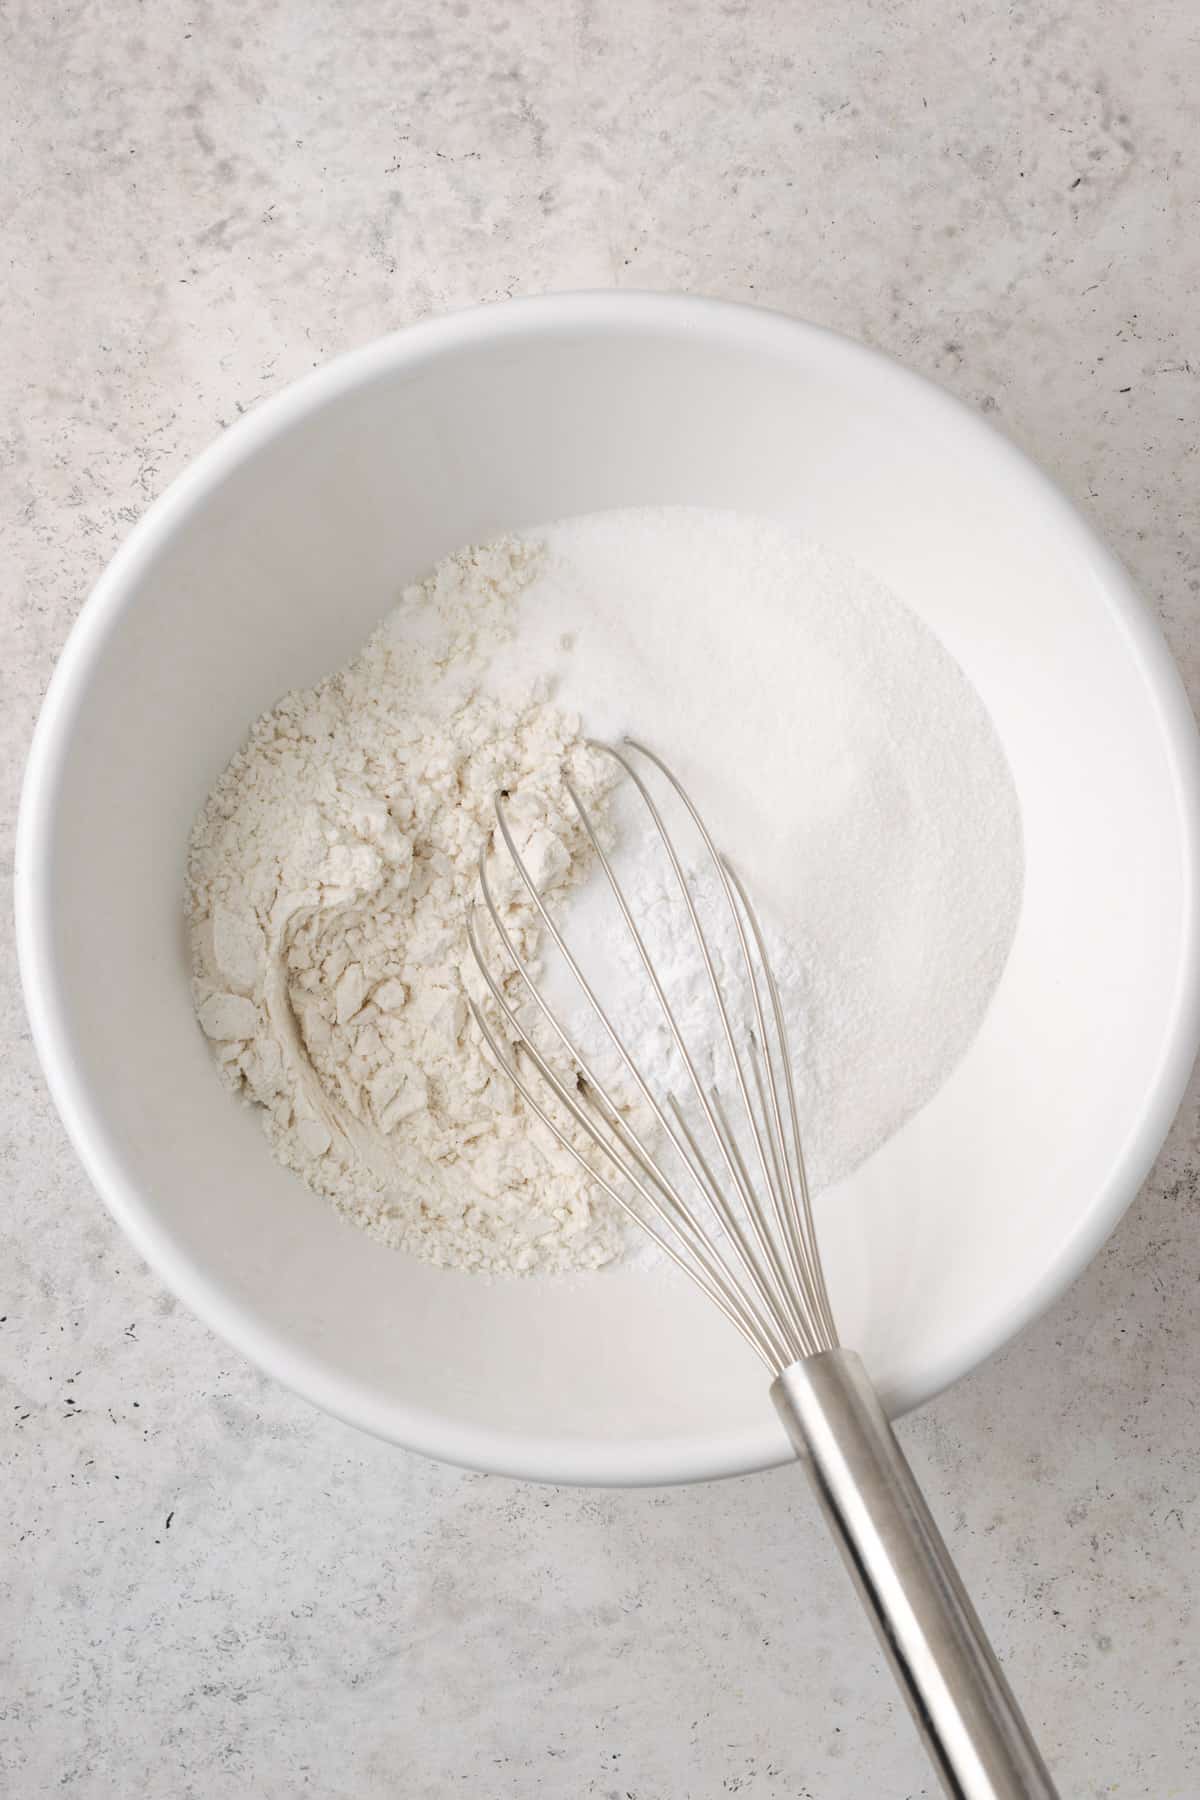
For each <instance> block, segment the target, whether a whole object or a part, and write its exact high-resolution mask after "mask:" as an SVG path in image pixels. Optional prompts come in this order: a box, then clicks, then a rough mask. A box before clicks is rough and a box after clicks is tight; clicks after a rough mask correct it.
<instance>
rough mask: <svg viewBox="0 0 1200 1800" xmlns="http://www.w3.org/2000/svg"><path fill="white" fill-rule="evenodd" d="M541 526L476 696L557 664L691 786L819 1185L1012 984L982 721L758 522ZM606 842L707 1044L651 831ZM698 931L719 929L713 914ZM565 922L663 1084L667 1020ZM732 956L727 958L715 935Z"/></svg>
mask: <svg viewBox="0 0 1200 1800" xmlns="http://www.w3.org/2000/svg"><path fill="white" fill-rule="evenodd" d="M538 535H539V537H540V538H541V539H542V540H543V541H544V542H545V544H546V549H547V554H546V558H545V561H544V563H543V565H542V568H541V570H540V572H539V576H538V578H537V580H536V581H534V582H533V583H532V584H531V585H530V587H529V589H528V590H527V592H526V593H525V594H524V596H523V597H522V602H521V609H520V628H519V631H518V634H517V636H516V638H515V639H514V640H513V642H512V644H511V645H510V646H508V647H507V648H505V649H503V650H502V651H501V652H500V655H499V657H498V659H497V661H496V662H495V663H494V664H493V667H492V669H491V671H490V673H489V685H491V686H492V687H494V688H495V689H496V691H503V689H504V687H505V685H506V683H508V682H511V681H512V680H514V679H515V678H516V674H517V672H518V671H526V672H528V671H529V670H537V671H539V672H543V673H544V672H547V671H551V670H553V671H555V675H556V679H555V688H554V692H555V697H556V699H557V700H558V702H559V703H560V704H563V705H567V706H569V707H571V708H575V709H578V710H579V711H580V712H581V713H582V715H583V717H584V720H585V722H586V725H587V727H588V732H589V735H592V736H596V737H600V738H604V739H607V740H609V741H613V742H615V741H618V740H619V739H620V737H621V736H622V735H623V734H624V733H626V732H629V733H630V734H631V735H633V736H635V737H640V738H642V739H644V740H645V741H646V742H647V743H649V745H650V746H651V747H652V748H653V749H654V750H655V751H656V752H657V753H658V754H660V755H661V756H663V757H664V758H665V759H666V761H667V762H668V763H670V765H671V766H672V767H673V768H674V770H675V772H676V773H677V774H678V775H679V777H680V779H681V780H682V781H683V782H684V784H685V785H686V786H687V787H688V788H689V789H690V790H691V792H692V794H693V797H694V798H695V799H696V801H697V802H698V804H699V805H700V808H701V810H702V812H703V813H704V816H705V819H706V821H707V823H708V825H709V826H710V828H711V830H712V833H713V836H714V837H715V839H716V841H717V843H718V844H719V845H720V846H721V848H722V849H723V850H724V851H726V853H727V854H728V855H729V856H730V858H731V859H732V861H733V862H734V863H735V864H736V866H737V868H738V870H739V873H740V874H741V876H742V878H743V880H744V881H745V883H746V886H747V888H748V890H749V893H750V895H751V897H752V899H753V901H754V903H755V906H756V908H758V910H759V911H760V913H761V914H762V916H763V923H764V928H765V929H766V931H767V936H768V940H769V943H770V946H771V950H772V961H773V964H774V968H775V973H776V976H777V978H778V980H779V983H780V986H781V988H782V990H783V993H784V999H785V1005H786V1010H787V1013H788V1025H789V1038H790V1045H791V1050H792V1055H793V1059H794V1063H795V1069H796V1076H797V1087H798V1095H799V1100H800V1107H801V1124H802V1127H803V1130H804V1144H805V1155H806V1160H807V1165H808V1171H809V1175H810V1178H811V1180H812V1182H813V1185H814V1187H815V1188H823V1187H826V1186H828V1185H830V1184H831V1183H832V1182H834V1181H836V1180H838V1179H840V1178H841V1177H842V1176H843V1175H846V1174H848V1173H849V1172H850V1171H852V1170H853V1169H854V1168H855V1167H856V1166H857V1165H858V1164H859V1163H860V1162H862V1160H863V1159H864V1158H865V1157H866V1156H868V1155H869V1154H870V1153H871V1152H872V1151H873V1150H875V1149H877V1148H878V1146H879V1145H880V1144H881V1143H882V1142H884V1140H885V1139H886V1138H888V1137H889V1136H891V1135H892V1133H893V1132H895V1131H896V1130H897V1129H898V1128H899V1126H900V1125H902V1124H903V1123H904V1121H905V1120H906V1119H908V1118H909V1117H911V1116H912V1114H913V1113H915V1112H916V1111H917V1110H918V1109H919V1108H920V1107H921V1106H923V1105H924V1104H925V1102H926V1101H927V1100H929V1099H930V1098H931V1097H932V1096H933V1094H935V1093H936V1092H937V1090H938V1089H939V1088H940V1087H941V1086H942V1084H943V1082H944V1081H945V1079H946V1077H947V1076H948V1075H949V1074H950V1072H951V1070H952V1069H953V1068H954V1066H955V1064H956V1063H957V1062H958V1061H959V1059H960V1058H961V1056H962V1055H963V1053H964V1051H965V1050H966V1049H967V1047H968V1045H969V1044H970V1042H971V1040H972V1038H973V1037H974V1035H975V1033H976V1031H977V1030H978V1028H979V1024H980V1021H981V1019H982V1017H983V1014H984V1011H985V1009H986V1007H987V1003H988V1000H989V999H990V997H991V994H992V992H993V990H994V988H995V986H996V983H997V981H998V980H999V978H1000V975H1001V973H1002V971H1003V968H1004V964H1005V961H1006V959H1007V956H1008V951H1009V947H1010V945H1011V943H1012V938H1013V933H1014V931H1015V929H1016V921H1017V915H1018V912H1019V909H1020V899H1021V889H1022V878H1023V856H1022V847H1021V826H1020V813H1019V809H1018V804H1017V799H1016V793H1015V790H1014V788H1013V783H1012V777H1011V775H1010V773H1009V769H1008V764H1007V762H1006V760H1005V757H1004V753H1003V750H1002V749H1001V747H1000V743H999V740H998V739H997V737H996V733H995V730H994V728H993V726H992V723H991V720H990V718H989V716H988V714H987V711H986V709H985V707H984V706H983V704H982V702H981V700H980V699H979V696H978V694H977V693H976V692H975V690H974V688H973V687H972V686H971V685H970V683H969V682H968V681H967V680H966V678H965V676H964V675H963V673H962V670H961V669H960V668H959V666H958V664H957V663H956V662H955V661H954V659H953V658H952V657H951V656H950V655H949V654H948V653H947V652H946V651H945V650H944V649H943V647H942V645H941V644H940V643H939V641H938V640H937V639H936V638H935V637H934V635H933V634H932V633H931V632H930V631H929V630H928V629H927V628H926V627H925V626H924V625H922V623H921V622H920V620H919V619H918V618H917V617H916V615H915V614H914V613H913V612H912V611H911V610H910V609H909V608H908V607H906V606H903V605H902V604H901V603H900V602H899V601H898V600H896V599H895V597H894V596H893V595H891V594H890V593H889V592H888V591H887V590H886V589H885V588H884V587H882V586H881V585H880V583H879V582H877V581H876V580H874V579H873V578H872V577H871V576H870V575H868V574H867V573H866V571H865V570H863V569H862V568H860V567H859V566H858V565H857V564H855V563H852V562H851V561H849V560H848V559H847V558H846V557H844V556H841V555H838V554H835V553H834V552H833V551H831V550H829V549H827V548H825V547H824V546H821V545H817V544H814V543H812V542H809V541H806V540H803V539H801V538H799V537H798V536H797V535H796V534H795V533H793V532H791V531H789V530H787V529H786V528H784V527H782V526H779V525H776V524H773V523H771V522H770V521H767V520H763V519H755V518H752V517H748V516H746V515H741V514H732V513H717V512H712V511H701V510H698V509H691V508H682V507H680V508H669V509H655V510H638V511H626V512H611V513H600V514H595V515H592V516H590V517H586V518H579V519H572V520H568V521H566V522H565V523H563V524H560V525H556V526H553V527H552V528H550V529H549V530H545V531H542V532H540V533H539V534H538ZM564 637H565V638H566V639H568V640H569V641H570V643H571V646H572V648H571V650H570V652H569V653H568V652H564V650H563V649H562V647H561V646H562V643H563V640H564ZM634 817H636V814H635V815H634ZM621 835H622V862H621V867H622V869H623V871H624V872H625V879H626V881H627V883H628V886H629V889H630V892H631V894H632V896H633V897H634V898H635V900H636V902H637V910H638V913H639V916H641V917H645V918H648V919H650V920H651V921H653V920H654V919H655V918H656V917H657V918H658V919H659V920H660V922H661V926H660V931H659V936H658V938H657V940H656V941H657V945H658V950H657V959H658V961H659V963H660V964H661V966H662V969H663V972H664V975H665V977H666V980H667V983H668V986H669V988H670V991H671V994H672V998H673V1001H674V1003H675V1004H676V1006H677V1008H678V1011H679V1016H680V1020H681V1022H683V1023H685V1024H686V1026H687V1028H688V1037H689V1041H690V1042H692V1043H698V1042H700V1041H701V1040H702V1039H703V1037H704V1035H705V1033H706V1032H707V1033H708V1034H709V1035H712V1034H713V1025H714V1021H713V1019H712V1017H711V1014H710V1010H709V1009H710V998H709V991H708V984H707V977H706V976H705V975H704V973H703V969H702V967H701V965H700V963H699V961H698V958H697V956H696V952H695V948H694V944H693V942H692V940H691V937H690V934H689V932H688V931H687V930H686V928H685V929H682V930H681V929H680V925H681V923H682V924H683V925H684V926H685V927H686V920H684V919H683V916H682V914H681V912H680V910H679V907H678V902H677V900H676V898H675V894H674V890H673V887H672V883H671V878H670V876H669V873H668V872H667V870H666V868H665V865H664V863H663V861H662V859H661V858H659V857H657V856H656V855H654V853H653V846H652V844H651V841H650V839H649V838H648V837H647V836H646V832H645V826H644V823H643V824H641V825H639V827H638V829H637V830H636V831H634V832H630V831H624V832H622V834H621ZM705 916H706V919H710V918H711V919H715V920H717V921H720V920H721V918H722V913H721V908H720V905H719V904H713V905H711V906H708V907H706V908H705ZM571 919H572V931H571V937H572V942H573V943H574V942H579V943H586V942H588V941H591V942H592V943H594V944H595V943H598V942H599V943H602V944H603V945H604V946H605V956H604V969H603V973H602V974H600V975H598V977H597V985H598V986H599V987H600V988H601V991H603V992H605V993H608V992H617V993H619V994H621V995H622V997H623V998H624V999H625V1001H626V1005H625V1007H624V1009H623V1012H622V1020H623V1022H624V1023H626V1025H627V1027H628V1030H629V1032H630V1034H631V1035H630V1044H631V1048H634V1049H635V1050H636V1053H637V1056H638V1059H639V1060H640V1061H641V1062H643V1063H644V1064H645V1065H646V1066H647V1067H649V1068H651V1069H654V1068H658V1067H662V1068H664V1070H665V1069H666V1068H667V1064H666V1063H665V1061H664V1059H665V1058H666V1056H667V1041H668V1040H667V1035H666V1032H665V1029H664V1026H663V1023H662V1020H661V1017H660V1016H659V1013H658V1010H657V1006H656V1003H655V1002H654V1000H653V997H652V996H649V995H647V993H646V989H645V983H644V981H643V980H642V979H641V978H640V977H638V976H637V973H636V969H635V967H634V965H633V964H632V962H631V961H630V960H629V957H628V953H627V951H626V949H625V946H624V940H623V939H622V938H621V936H620V935H619V933H618V934H617V935H616V936H614V935H613V928H612V924H611V920H612V915H611V912H610V909H609V906H608V903H607V900H606V897H605V893H604V890H603V887H602V884H600V883H598V882H592V883H590V884H589V886H588V887H587V889H585V890H584V892H583V893H581V894H580V895H579V896H578V898H577V899H576V900H575V901H574V902H573V904H572V909H571ZM724 942H725V946H726V949H727V952H729V953H730V955H729V957H728V960H729V961H730V962H732V961H733V960H734V959H733V958H732V954H731V953H732V949H733V944H734V940H733V939H732V937H731V935H730V934H729V932H728V929H727V930H726V935H725V939H724ZM609 946H612V948H609ZM669 1078H670V1077H669V1075H668V1079H669Z"/></svg>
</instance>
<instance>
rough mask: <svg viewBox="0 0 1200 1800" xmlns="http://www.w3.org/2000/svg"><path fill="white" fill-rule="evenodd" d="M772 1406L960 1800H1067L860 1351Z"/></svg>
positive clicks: (818, 1369) (788, 1382)
mask: <svg viewBox="0 0 1200 1800" xmlns="http://www.w3.org/2000/svg"><path fill="white" fill-rule="evenodd" d="M771 1395H772V1398H773V1400H774V1402H775V1405H776V1408H777V1409H778V1412H779V1414H780V1417H781V1418H782V1420H783V1423H784V1425H785V1427H786V1428H787V1431H788V1435H789V1436H790V1437H791V1440H792V1442H793V1444H794V1445H795V1447H796V1450H797V1452H798V1454H799V1455H800V1456H801V1457H802V1459H803V1460H804V1462H805V1463H806V1464H807V1466H808V1470H809V1473H810V1475H811V1476H812V1480H813V1483H814V1486H815V1487H816V1490H817V1494H818V1496H819V1498H820V1501H821V1504H822V1507H823V1508H824V1511H825V1513H826V1515H827V1517H828V1519H829V1522H830V1525H831V1527H832V1529H833V1532H834V1535H835V1537H836V1538H837V1540H838V1543H839V1544H840V1546H841V1549H842V1553H843V1555H844V1557H845V1559H846V1563H847V1565H848V1567H849V1569H850V1573H851V1574H852V1576H853V1577H854V1580H855V1582H856V1584H857V1586H858V1588H859V1592H860V1594H861V1596H862V1599H863V1603H864V1605H865V1606H866V1609H867V1611H868V1613H869V1614H870V1615H871V1618H872V1619H873V1621H874V1624H875V1629H876V1631H877V1632H878V1634H879V1639H880V1642H881V1643H882V1645H883V1648H884V1650H885V1651H886V1652H887V1654H888V1657H889V1659H890V1661H891V1663H892V1667H893V1670H894V1672H895V1675H896V1678H897V1680H898V1682H899V1684H900V1687H901V1689H902V1690H903V1692H904V1695H905V1698H906V1699H907V1701H908V1704H909V1706H910V1707H911V1709H912V1713H913V1717H914V1718H915V1720H916V1723H917V1729H918V1730H919V1731H920V1733H921V1736H922V1737H923V1739H924V1741H925V1746H926V1748H927V1750H928V1751H929V1755H930V1757H931V1759H932V1761H933V1764H934V1767H935V1768H936V1769H937V1771H938V1773H939V1775H940V1776H941V1779H942V1782H943V1785H944V1786H945V1789H946V1792H947V1793H948V1794H949V1795H951V1796H952V1800H1057V1795H1056V1789H1055V1787H1054V1784H1053V1782H1052V1781H1051V1779H1050V1775H1049V1773H1048V1771H1047V1769H1046V1765H1045V1764H1044V1763H1043V1761H1042V1759H1041V1757H1040V1755H1039V1754H1038V1750H1037V1746H1036V1745H1035V1744H1034V1741H1033V1739H1032V1737H1031V1736H1030V1734H1029V1727H1028V1726H1027V1725H1026V1723H1025V1720H1024V1719H1023V1718H1022V1716H1021V1711H1020V1708H1019V1707H1018V1705H1017V1702H1016V1700H1015V1699H1014V1697H1013V1694H1012V1690H1011V1689H1010V1687H1009V1685H1008V1683H1007V1681H1006V1680H1005V1678H1004V1674H1003V1671H1002V1670H1001V1668H1000V1664H999V1663H998V1662H997V1660H996V1657H995V1655H994V1653H993V1651H992V1648H991V1646H990V1644H989V1643H988V1640H987V1637H986V1635H985V1633H984V1629H983V1626H982V1625H981V1624H980V1622H979V1619H978V1617H977V1616H976V1613H975V1609H974V1607H973V1606H972V1605H971V1602H970V1600H969V1598H968V1597H967V1592H966V1589H965V1588H964V1587H963V1584H962V1582H961V1580H960V1579H959V1576H958V1571H957V1570H956V1569H955V1567H954V1564H953V1562H952V1561H951V1559H950V1553H949V1551H948V1550H947V1549H946V1546H945V1544H944V1543H943V1541H942V1536H941V1533H940V1532H939V1531H938V1528H937V1526H936V1525H935V1523H934V1521H933V1515H932V1514H931V1513H930V1511H929V1508H928V1506H927V1505H926V1504H925V1499H924V1496H923V1495H922V1493H921V1490H920V1488H919V1487H918V1486H917V1482H916V1479H915V1477H914V1475H913V1472H912V1470H911V1469H910V1468H909V1466H908V1462H907V1461H906V1459H905V1456H904V1452H903V1451H902V1450H901V1448H900V1445H899V1443H898V1442H897V1439H896V1436H895V1433H894V1432H893V1431H892V1428H891V1425H890V1424H889V1422H888V1418H887V1414H886V1413H885V1412H884V1410H883V1407H882V1406H881V1405H880V1403H879V1397H878V1395H877V1394H876V1392H875V1389H874V1388H873V1387H872V1385H871V1382H870V1378H869V1377H868V1375H867V1372H866V1370H865V1369H864V1367H863V1365H862V1362H861V1360H860V1358H859V1357H858V1356H856V1355H855V1353H854V1352H853V1351H852V1350H827V1351H823V1352H822V1353H821V1354H820V1355H817V1356H810V1357H807V1358H806V1359H805V1360H804V1361H803V1362H797V1363H793V1364H792V1366H791V1367H790V1368H788V1369H785V1370H784V1371H783V1374H782V1375H780V1376H779V1378H778V1380H777V1381H776V1382H775V1383H774V1384H773V1386H772V1389H771Z"/></svg>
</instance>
